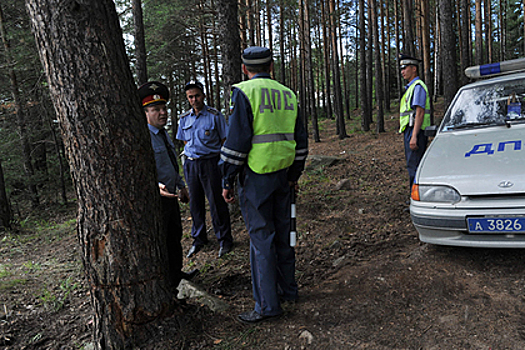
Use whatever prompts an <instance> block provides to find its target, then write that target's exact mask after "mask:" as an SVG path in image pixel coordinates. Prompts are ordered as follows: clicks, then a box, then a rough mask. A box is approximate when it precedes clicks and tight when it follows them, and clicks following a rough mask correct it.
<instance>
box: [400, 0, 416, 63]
mask: <svg viewBox="0 0 525 350" xmlns="http://www.w3.org/2000/svg"><path fill="white" fill-rule="evenodd" d="M402 1H403V20H404V26H403V28H404V33H405V37H404V40H403V50H404V53H405V54H407V55H410V56H414V55H415V54H416V48H415V37H414V27H415V26H414V17H413V16H414V7H413V6H412V1H413V0H402Z"/></svg>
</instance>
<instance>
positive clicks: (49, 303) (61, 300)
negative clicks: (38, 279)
mask: <svg viewBox="0 0 525 350" xmlns="http://www.w3.org/2000/svg"><path fill="white" fill-rule="evenodd" d="M59 287H60V292H59V293H58V294H57V293H54V292H53V291H50V290H49V289H47V288H44V289H43V290H42V293H41V295H40V296H39V299H40V301H41V302H42V304H43V305H44V308H45V309H46V310H51V311H59V310H61V309H62V308H63V307H64V304H65V302H66V301H67V299H68V297H69V295H70V294H71V292H72V291H73V290H75V289H76V288H77V287H78V283H76V282H75V283H73V278H72V277H71V276H70V277H68V278H66V279H64V280H62V282H61V283H60V286H59Z"/></svg>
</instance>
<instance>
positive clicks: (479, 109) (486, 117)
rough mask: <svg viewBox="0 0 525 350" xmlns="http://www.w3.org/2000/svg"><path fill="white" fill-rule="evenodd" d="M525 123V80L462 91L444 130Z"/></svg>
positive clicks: (445, 119) (451, 110) (479, 86)
mask: <svg viewBox="0 0 525 350" xmlns="http://www.w3.org/2000/svg"><path fill="white" fill-rule="evenodd" d="M520 121H524V122H525V79H523V78H522V79H513V80H507V81H499V82H497V83H496V82H494V83H490V84H485V85H478V86H475V87H472V88H466V89H463V90H461V91H460V92H459V93H458V95H457V96H456V99H455V100H454V102H453V104H452V105H451V106H450V108H449V109H448V111H447V113H446V115H445V117H444V118H443V123H442V124H441V131H452V130H460V129H464V130H468V129H473V128H480V127H491V126H500V125H504V124H505V123H506V122H507V123H515V122H520Z"/></svg>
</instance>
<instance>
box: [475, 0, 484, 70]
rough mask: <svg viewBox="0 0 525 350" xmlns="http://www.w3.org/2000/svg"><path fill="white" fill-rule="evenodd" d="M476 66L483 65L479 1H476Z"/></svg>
mask: <svg viewBox="0 0 525 350" xmlns="http://www.w3.org/2000/svg"><path fill="white" fill-rule="evenodd" d="M475 2H476V34H475V38H476V50H475V53H476V55H475V59H476V60H475V62H476V64H483V34H482V32H481V26H482V23H481V18H482V16H481V0H476V1H475Z"/></svg>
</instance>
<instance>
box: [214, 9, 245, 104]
mask: <svg viewBox="0 0 525 350" xmlns="http://www.w3.org/2000/svg"><path fill="white" fill-rule="evenodd" d="M217 13H218V17H219V28H220V36H219V37H220V39H219V41H220V45H221V55H222V56H221V57H222V60H221V61H222V83H223V84H224V103H225V105H224V107H225V111H226V113H228V112H229V110H230V91H231V87H232V85H233V84H235V83H238V82H240V81H241V46H240V32H239V22H238V7H237V1H236V0H219V1H217Z"/></svg>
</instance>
